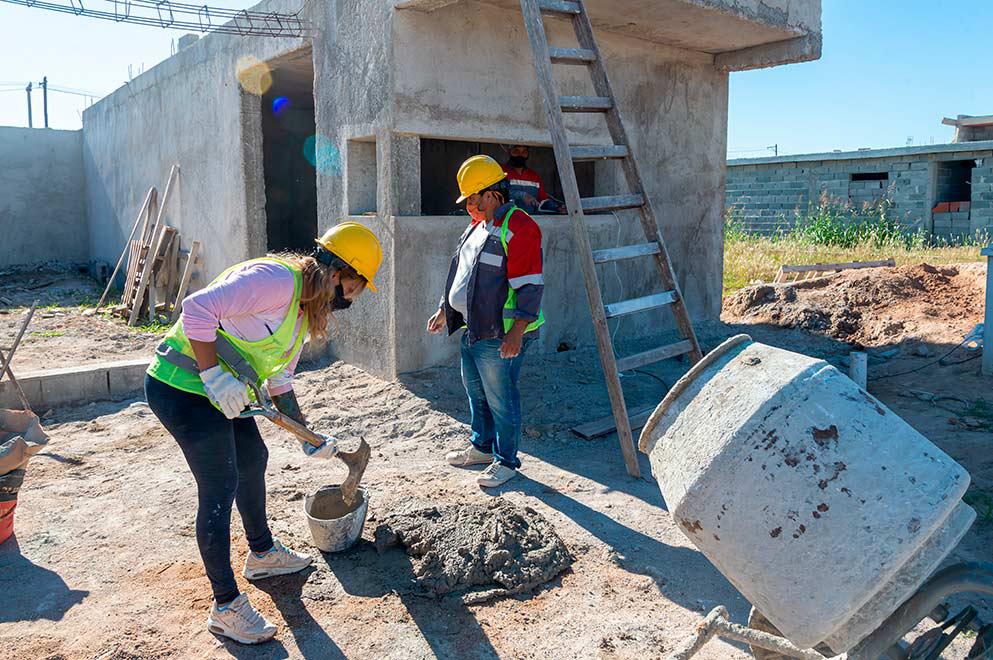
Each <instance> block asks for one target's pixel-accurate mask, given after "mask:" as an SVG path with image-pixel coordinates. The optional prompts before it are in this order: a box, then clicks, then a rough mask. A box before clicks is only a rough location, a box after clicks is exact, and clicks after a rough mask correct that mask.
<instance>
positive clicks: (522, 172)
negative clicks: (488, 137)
mask: <svg viewBox="0 0 993 660" xmlns="http://www.w3.org/2000/svg"><path fill="white" fill-rule="evenodd" d="M530 155H531V150H530V149H529V148H528V146H527V145H524V144H515V145H511V147H510V159H509V160H508V161H507V162H506V163H504V165H503V171H504V172H505V173H506V174H507V183H508V184H509V187H510V199H511V200H512V201H513V202H514V203H515V204H517V206H518V207H519V208H520V209H522V210H523V211H525V212H527V213H559V212H560V211H561V210H562V208H561V207H562V205H561V204H560V203H559V202H558V200H556V199H553V198H552V197H549V196H548V193H546V192H545V186H544V184H543V183H542V181H541V176H540V175H539V174H538V173H537V172H535V171H534V170H532V169H531V168H529V167H528V166H527V162H528V157H529V156H530Z"/></svg>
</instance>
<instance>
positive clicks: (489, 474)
mask: <svg viewBox="0 0 993 660" xmlns="http://www.w3.org/2000/svg"><path fill="white" fill-rule="evenodd" d="M516 476H517V470H515V469H514V468H509V467H507V466H506V465H503V464H502V463H496V462H494V463H491V464H490V466H489V467H488V468H486V469H485V470H483V471H482V473H481V474H480V475H479V476H478V477H476V483H477V484H479V485H480V486H484V487H486V488H496V487H497V486H502V485H503V484H505V483H507V482H508V481H510V480H511V479H513V478H514V477H516Z"/></svg>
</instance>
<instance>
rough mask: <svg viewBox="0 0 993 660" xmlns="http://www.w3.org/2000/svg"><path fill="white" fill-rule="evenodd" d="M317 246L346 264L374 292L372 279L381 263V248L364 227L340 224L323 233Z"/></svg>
mask: <svg viewBox="0 0 993 660" xmlns="http://www.w3.org/2000/svg"><path fill="white" fill-rule="evenodd" d="M317 244H318V245H320V246H321V247H323V248H324V249H325V250H327V251H328V252H332V253H334V255H335V256H336V257H338V258H340V259H341V260H342V261H344V262H345V263H347V264H348V265H349V266H351V267H352V268H354V269H355V272H356V273H358V274H359V275H361V276H362V277H364V278H365V280H366V286H367V287H369V288H370V289H372V290H373V291H376V290H377V289H376V285H375V284H373V282H372V278H374V277H375V276H376V271H378V270H379V264H381V263H382V262H383V246H381V245H380V244H379V239H378V238H376V235H375V234H373V233H372V231H371V230H370V229H369V228H368V227H366V226H365V225H362V224H359V223H357V222H342V223H339V224H337V225H335V226H334V227H332V228H331V229H328V230H327V231H326V232H324V235H323V236H321V237H320V238H318V239H317Z"/></svg>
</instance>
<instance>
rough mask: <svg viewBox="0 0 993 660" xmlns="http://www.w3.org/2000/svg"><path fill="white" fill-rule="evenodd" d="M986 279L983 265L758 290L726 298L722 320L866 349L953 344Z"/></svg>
mask: <svg viewBox="0 0 993 660" xmlns="http://www.w3.org/2000/svg"><path fill="white" fill-rule="evenodd" d="M983 275H984V268H983V264H981V263H976V264H956V265H954V266H932V265H930V264H918V265H913V266H899V267H896V268H867V269H864V270H852V271H845V272H842V273H838V274H835V275H830V276H826V277H818V278H815V279H809V280H800V281H798V282H794V283H787V284H757V285H753V286H749V287H745V288H743V289H741V290H739V291H737V292H735V293H734V294H732V295H731V296H729V297H728V298H727V299H726V300H725V302H724V320H725V321H740V322H745V323H768V324H771V325H776V326H779V327H784V328H799V329H802V330H807V331H811V332H816V333H820V334H824V335H828V336H830V337H834V338H836V339H839V340H841V341H844V342H847V343H850V344H858V345H861V346H865V347H878V346H892V345H894V344H898V343H900V342H902V341H904V340H910V339H913V340H914V342H915V344H916V343H917V342H921V343H922V344H923V342H924V341H927V342H928V343H936V342H945V343H948V342H951V344H952V345H954V344H957V343H959V342H960V341H961V338H962V336H963V335H964V333H965V332H967V331H968V330H969V329H971V328H972V326H973V325H974V323H975V316H976V310H981V309H982V308H983V294H984V286H983ZM897 352H899V351H897ZM923 352H927V353H933V350H932V348H931V347H924V348H923V349H921V348H919V347H916V346H915V354H916V355H919V356H923ZM884 356H885V355H884V354H878V355H876V354H873V355H872V356H871V357H884ZM885 357H888V356H885Z"/></svg>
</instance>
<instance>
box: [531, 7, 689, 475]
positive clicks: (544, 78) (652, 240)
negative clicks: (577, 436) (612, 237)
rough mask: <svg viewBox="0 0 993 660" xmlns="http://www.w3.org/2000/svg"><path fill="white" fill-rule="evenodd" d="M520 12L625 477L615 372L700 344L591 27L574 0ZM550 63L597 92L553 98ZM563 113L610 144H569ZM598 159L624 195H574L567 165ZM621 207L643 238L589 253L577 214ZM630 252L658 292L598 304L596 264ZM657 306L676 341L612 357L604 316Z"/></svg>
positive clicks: (633, 469)
mask: <svg viewBox="0 0 993 660" xmlns="http://www.w3.org/2000/svg"><path fill="white" fill-rule="evenodd" d="M521 10H522V12H523V14H524V25H525V28H526V29H527V33H528V40H529V41H530V43H531V51H532V53H533V55H534V66H535V70H536V72H537V74H538V86H539V87H540V88H541V92H542V97H543V99H544V105H545V112H546V114H547V115H548V129H549V131H550V133H551V137H552V146H553V148H554V149H555V161H556V164H557V166H558V172H559V179H560V180H561V182H562V190H563V193H564V196H565V203H566V208H567V210H568V214H569V220H570V222H571V223H572V230H573V236H574V240H575V241H576V246H577V248H578V250H579V253H580V263H581V265H582V268H583V279H584V280H585V284H586V296H587V300H588V302H589V306H590V312H591V313H592V315H593V328H594V330H595V331H596V337H597V346H598V348H599V351H600V363H601V365H602V366H603V373H604V377H605V378H606V381H607V390H608V392H609V393H610V404H611V408H612V409H613V414H614V421H615V423H616V426H617V435H618V439H619V440H620V443H621V452H622V453H623V455H624V464H625V465H626V467H627V471H628V474H630V475H632V476H640V469H639V467H638V457H637V454H636V452H635V448H634V441H633V438H632V432H631V422H630V420H629V419H628V412H627V406H626V405H625V403H624V392H623V390H622V388H621V381H620V376H619V374H620V372H622V371H628V370H631V369H637V368H638V367H641V366H644V365H646V364H651V363H653V362H659V361H661V360H665V359H667V358H671V357H676V356H678V355H683V354H686V355H688V356H689V359H690V361H691V363H696V362H697V361H698V360H700V358H701V357H702V353H701V352H700V345H699V344H698V343H697V339H696V335H695V334H694V332H693V325H692V324H691V323H690V317H689V314H687V312H686V305H685V304H684V303H683V297H682V295H681V294H680V291H679V285H678V284H677V282H676V277H675V275H674V273H673V270H672V266H671V263H670V261H669V253H668V251H667V250H666V247H665V243H664V242H663V241H662V233H661V232H660V231H659V226H658V222H656V219H655V211H654V210H653V209H652V204H651V200H650V199H649V198H648V195H646V194H645V188H644V185H643V184H642V180H641V175H640V174H639V173H638V166H637V165H636V164H635V161H634V155H633V154H632V153H631V150H630V148H629V146H628V145H629V144H630V143H629V142H628V139H627V133H626V131H625V130H624V124H623V123H622V122H621V115H620V112H619V111H618V109H617V104H616V102H615V98H614V93H613V90H612V89H611V86H610V81H609V80H608V79H607V71H606V69H605V67H604V64H603V58H602V57H601V55H600V49H599V48H598V47H597V43H596V39H594V37H593V26H592V24H591V23H590V19H589V16H588V15H587V13H586V8H585V7H584V6H583V2H582V0H521ZM544 15H552V16H558V17H560V18H570V19H571V21H572V26H573V29H574V30H575V33H576V38H577V40H578V43H579V48H557V47H554V46H549V45H548V35H547V34H546V32H545V24H544V18H543V17H544ZM553 64H563V65H576V66H585V67H587V68H588V70H589V72H590V76H591V78H592V79H593V88H594V90H595V91H596V94H597V96H560V95H559V93H558V91H557V88H556V85H555V79H554V77H553V75H552V65H553ZM566 112H572V113H579V112H582V113H599V114H603V115H604V117H605V118H606V120H607V129H608V130H609V132H610V136H611V139H612V141H613V144H612V145H609V146H601V145H592V146H579V145H570V144H569V143H568V141H567V137H566V130H565V123H564V120H563V113H566ZM604 159H614V160H619V161H620V162H621V165H622V167H623V170H624V175H625V178H626V179H627V184H628V188H629V189H630V191H631V192H630V193H629V194H626V195H613V196H608V197H586V198H581V197H580V196H579V185H578V184H577V182H576V171H575V169H574V167H573V163H574V162H578V161H592V160H604ZM621 209H638V210H639V211H640V215H641V226H642V228H643V229H644V232H645V238H646V240H647V242H645V243H640V244H637V245H627V246H624V247H618V248H610V249H605V250H593V248H592V247H591V245H590V237H589V234H588V233H587V228H586V222H585V220H584V216H583V214H584V213H593V212H597V211H616V210H621ZM637 257H651V258H652V260H653V261H654V262H655V267H656V268H657V270H658V275H659V279H660V281H661V284H662V289H663V290H662V292H661V293H656V294H652V295H648V296H644V297H641V298H635V299H633V300H625V301H621V302H616V303H610V304H607V305H604V302H603V298H602V296H601V293H600V283H599V281H598V279H597V274H596V265H597V264H605V263H610V262H615V261H621V260H624V259H634V258H637ZM663 306H668V307H669V308H670V309H671V310H672V313H673V316H674V317H675V321H676V326H677V328H678V329H679V333H680V335H681V337H682V340H681V341H678V342H676V343H674V344H670V345H668V346H661V347H658V348H654V349H651V350H648V351H645V352H643V353H637V354H634V355H628V356H626V357H622V358H618V357H616V356H615V354H614V346H613V341H612V340H611V337H610V332H609V330H608V328H607V320H608V319H612V318H617V317H619V316H624V315H627V314H633V313H636V312H642V311H646V310H650V309H657V308H659V307H663Z"/></svg>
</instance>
